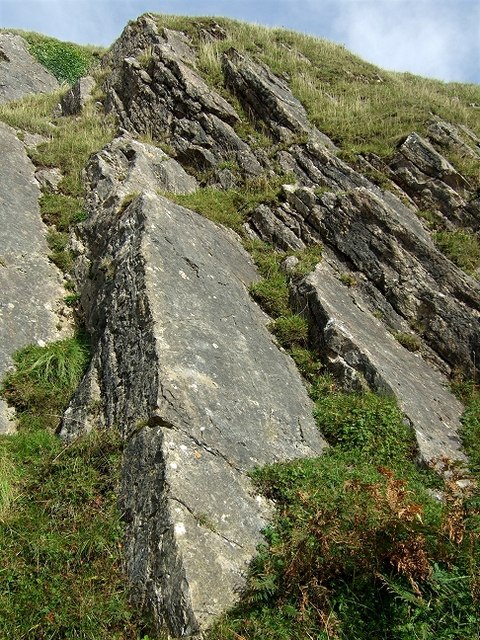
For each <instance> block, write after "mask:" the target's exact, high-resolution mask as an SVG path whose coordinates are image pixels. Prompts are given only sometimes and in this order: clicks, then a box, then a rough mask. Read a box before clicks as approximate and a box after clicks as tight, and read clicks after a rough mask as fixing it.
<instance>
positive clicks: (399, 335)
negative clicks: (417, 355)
mask: <svg viewBox="0 0 480 640" xmlns="http://www.w3.org/2000/svg"><path fill="white" fill-rule="evenodd" d="M394 337H395V339H396V340H397V342H399V343H400V344H401V345H402V347H405V349H408V350H409V351H412V352H413V353H414V352H415V351H419V350H420V348H421V346H422V342H421V340H420V338H419V337H418V336H416V335H414V334H413V333H405V332H403V331H397V332H396V333H394Z"/></svg>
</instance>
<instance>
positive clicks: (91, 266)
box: [62, 141, 324, 637]
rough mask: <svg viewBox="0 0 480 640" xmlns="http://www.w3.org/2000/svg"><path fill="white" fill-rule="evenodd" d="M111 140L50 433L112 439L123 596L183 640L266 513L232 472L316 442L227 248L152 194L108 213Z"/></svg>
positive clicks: (241, 565) (215, 233)
mask: <svg viewBox="0 0 480 640" xmlns="http://www.w3.org/2000/svg"><path fill="white" fill-rule="evenodd" d="M114 144H116V145H117V148H116V150H115V149H114V148H113V147H112V145H110V146H109V148H108V153H106V152H101V153H100V154H98V155H97V157H96V158H93V159H92V161H91V163H90V165H89V167H87V170H86V180H87V185H88V193H87V203H88V208H89V213H90V217H89V218H88V219H87V220H86V221H85V222H84V223H83V224H82V225H80V229H79V237H80V239H79V242H80V243H81V244H82V246H83V251H84V253H83V255H81V256H80V257H79V258H80V259H81V261H84V262H85V263H86V264H88V268H82V269H80V270H79V273H80V274H82V275H81V277H82V278H83V281H81V282H79V286H80V288H81V296H82V306H83V310H84V313H85V320H86V324H87V327H88V329H89V330H90V331H91V333H92V335H93V340H94V344H95V345H96V346H95V348H94V356H93V361H92V365H91V368H90V370H89V372H88V374H87V376H86V378H85V380H84V382H83V383H82V385H81V386H80V388H79V390H78V392H77V394H76V397H75V398H74V399H73V401H72V403H71V406H70V407H69V409H68V410H67V412H66V414H65V417H64V420H63V426H62V435H63V436H64V437H65V438H67V439H70V438H73V437H76V436H77V435H78V434H79V433H82V432H83V431H88V430H90V429H92V428H117V429H120V430H121V432H122V433H123V435H124V437H125V438H126V440H127V445H126V454H125V457H124V464H123V472H122V489H121V506H122V511H123V513H124V514H125V515H124V518H125V522H126V528H127V540H126V547H125V555H126V568H127V574H128V576H129V578H130V581H131V583H132V585H133V586H132V588H133V594H134V597H135V600H136V601H137V602H138V603H139V604H142V605H145V606H147V607H148V608H150V609H151V610H152V611H153V613H154V617H155V619H156V620H157V622H158V623H159V624H166V625H167V626H168V628H169V630H170V632H171V633H172V634H173V635H175V636H176V637H183V636H188V635H189V634H190V635H191V634H192V633H194V632H196V631H198V630H199V629H205V628H206V627H207V626H208V625H209V624H211V622H212V621H213V619H214V618H215V617H216V616H218V615H219V614H220V613H222V612H223V611H225V609H226V608H228V607H229V606H231V605H232V604H233V603H234V602H235V600H236V599H237V597H238V590H239V589H240V588H241V586H242V585H243V584H244V580H245V571H246V568H247V565H248V562H249V561H250V559H251V558H252V557H253V555H254V553H255V548H256V545H257V544H258V543H259V542H260V541H261V533H260V532H261V529H262V528H263V527H264V526H265V524H266V522H267V518H268V515H269V513H270V507H269V506H268V504H267V503H266V502H265V501H264V500H263V499H262V498H260V497H259V496H256V495H255V493H254V491H253V489H252V485H251V483H250V481H249V479H248V476H247V472H248V471H249V470H251V469H252V468H254V467H255V466H257V465H262V464H265V463H271V462H275V461H280V460H289V459H293V458H297V457H302V456H311V455H318V454H319V453H321V451H322V449H323V447H324V441H323V440H322V438H321V436H320V434H319V433H318V430H317V429H316V427H315V424H314V422H313V418H312V413H311V410H312V405H311V401H310V400H309V398H308V395H307V394H306V390H305V388H304V386H303V383H302V381H301V379H300V377H299V374H298V372H297V371H296V368H295V366H294V365H293V363H292V361H291V360H290V359H289V358H288V357H287V356H286V355H285V354H284V353H282V352H281V351H280V350H279V349H278V348H277V346H276V345H275V344H274V342H273V340H272V338H271V336H270V334H269V333H268V331H267V329H266V322H267V320H268V318H267V317H266V316H265V315H264V314H263V312H261V311H260V310H259V308H258V307H257V306H256V305H255V304H254V303H253V302H252V300H251V299H250V296H249V295H248V289H247V287H248V285H249V284H250V283H251V282H252V281H254V280H255V279H256V273H255V269H254V267H253V265H252V263H251V260H250V258H249V256H248V254H247V253H246V252H245V251H244V250H243V249H242V247H241V244H240V242H239V240H238V238H237V237H236V236H235V234H233V233H231V232H229V231H228V230H225V229H222V228H220V227H217V226H216V225H214V224H213V223H212V222H210V221H208V220H206V219H205V218H202V217H201V216H199V215H198V214H196V213H194V212H192V211H189V210H188V209H185V208H183V207H180V206H179V205H176V204H174V203H173V202H171V201H170V200H168V199H166V198H164V197H162V196H159V195H158V193H157V192H156V189H155V184H153V185H151V187H150V188H148V187H147V185H145V184H144V183H141V184H142V187H141V189H139V191H140V193H139V195H138V196H136V197H135V198H134V199H133V200H132V201H131V202H129V203H128V205H127V206H125V207H120V208H119V202H121V200H122V198H123V195H121V196H120V197H119V195H118V194H119V193H120V194H124V193H125V189H126V187H125V185H124V181H125V180H126V181H127V183H128V185H129V186H128V189H133V188H134V184H135V183H134V181H133V180H132V179H131V176H132V174H130V175H128V172H127V173H126V172H125V165H124V158H125V155H124V149H123V146H122V145H123V143H122V142H121V141H117V142H116V143H114ZM140 155H141V154H140V150H138V152H137V155H136V158H134V159H133V161H132V162H133V165H135V163H136V162H143V160H145V161H146V157H144V158H143V160H141V158H140ZM131 170H132V171H133V169H132V168H131ZM143 178H144V176H143ZM143 178H142V176H141V175H140V174H139V180H141V179H143Z"/></svg>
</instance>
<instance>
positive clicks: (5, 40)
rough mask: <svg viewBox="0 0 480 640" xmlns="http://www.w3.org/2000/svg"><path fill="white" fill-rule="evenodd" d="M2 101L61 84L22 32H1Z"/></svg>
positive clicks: (0, 88)
mask: <svg viewBox="0 0 480 640" xmlns="http://www.w3.org/2000/svg"><path fill="white" fill-rule="evenodd" d="M0 79H1V81H0V103H2V102H9V101H10V100H18V99H19V98H22V97H23V96H25V95H28V94H31V93H51V92H52V91H55V89H58V87H59V84H58V82H57V80H56V79H55V78H54V76H53V75H52V74H51V73H49V72H48V71H47V70H46V69H45V67H43V66H42V65H41V64H40V63H39V62H37V61H36V60H35V58H34V57H33V56H31V55H30V53H29V52H28V47H27V43H26V42H25V40H24V39H23V38H22V37H21V36H17V35H14V34H12V33H0Z"/></svg>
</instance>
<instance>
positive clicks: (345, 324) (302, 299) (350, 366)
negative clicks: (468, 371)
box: [292, 261, 464, 463]
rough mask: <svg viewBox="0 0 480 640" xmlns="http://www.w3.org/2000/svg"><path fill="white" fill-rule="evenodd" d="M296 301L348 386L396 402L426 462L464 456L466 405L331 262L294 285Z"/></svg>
mask: <svg viewBox="0 0 480 640" xmlns="http://www.w3.org/2000/svg"><path fill="white" fill-rule="evenodd" d="M292 298H293V301H294V303H295V306H296V308H297V309H298V310H299V311H301V313H302V314H303V315H305V316H306V317H307V318H308V319H309V320H310V326H311V328H312V337H313V340H314V342H315V343H316V346H317V348H318V349H319V350H320V351H321V352H322V353H323V354H325V355H327V357H328V360H329V364H330V366H331V367H332V369H333V370H334V371H335V372H336V373H337V375H339V377H340V378H341V379H342V380H343V381H344V383H346V386H348V387H350V388H357V389H359V388H362V383H363V380H365V381H366V382H367V384H368V386H369V387H370V388H372V389H374V390H375V391H377V392H379V393H381V394H384V395H390V396H394V397H395V398H396V400H397V402H398V405H399V407H400V408H401V409H402V411H403V413H404V415H405V416H406V418H407V419H408V421H409V422H410V424H411V425H412V427H413V428H414V430H415V434H416V438H417V443H418V452H419V458H420V460H421V461H423V462H427V463H428V462H430V461H432V460H435V459H439V458H441V457H442V456H447V457H449V458H451V459H452V460H462V459H463V458H464V455H463V453H462V451H461V442H460V438H459V436H458V429H459V426H460V416H461V414H462V411H463V407H462V405H461V404H460V402H458V400H457V399H456V398H455V397H454V396H453V394H452V393H451V391H450V390H449V384H448V380H447V378H445V377H444V376H442V375H441V374H440V373H438V372H437V371H435V370H433V369H432V368H431V367H430V366H429V365H428V364H427V363H425V362H424V360H423V359H422V358H421V357H420V356H419V355H417V354H414V353H411V352H410V351H408V350H407V349H405V348H404V347H402V346H401V345H400V344H399V342H398V341H397V340H396V339H395V338H394V337H393V336H392V335H391V334H390V333H389V332H388V331H387V330H386V328H385V326H384V325H383V323H382V322H380V321H379V320H378V319H377V318H375V316H374V315H373V314H372V313H371V311H370V310H369V309H368V307H367V305H365V303H364V301H363V299H362V296H361V295H360V294H359V292H358V291H357V290H356V289H355V288H354V287H350V288H349V287H347V286H346V285H344V284H342V282H341V280H340V279H339V278H338V274H336V273H335V270H334V269H332V267H331V266H330V265H329V264H328V262H327V261H324V262H322V263H321V264H319V265H318V266H317V268H316V270H315V271H314V272H313V273H312V274H310V275H309V276H307V277H306V278H305V279H304V280H302V281H300V282H296V283H295V284H294V285H293V287H292Z"/></svg>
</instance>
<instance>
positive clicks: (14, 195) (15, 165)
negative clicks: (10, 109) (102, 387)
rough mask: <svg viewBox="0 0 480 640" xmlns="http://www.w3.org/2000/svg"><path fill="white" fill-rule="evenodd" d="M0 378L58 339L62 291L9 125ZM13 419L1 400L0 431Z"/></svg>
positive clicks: (30, 170) (5, 132) (27, 165)
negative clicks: (25, 353)
mask: <svg viewBox="0 0 480 640" xmlns="http://www.w3.org/2000/svg"><path fill="white" fill-rule="evenodd" d="M0 154H1V158H2V167H1V180H0V292H1V298H0V378H2V377H3V376H4V375H5V373H6V371H7V370H8V368H9V367H11V366H12V364H13V361H12V354H13V353H14V352H15V351H16V350H17V349H20V348H21V347H25V346H27V345H28V344H31V343H34V344H40V345H42V344H45V343H46V342H48V341H50V340H56V339H58V338H59V337H61V329H62V326H61V325H62V321H61V318H60V316H59V314H58V311H59V308H60V304H61V301H62V298H63V296H64V295H65V290H64V288H63V286H62V278H61V276H60V272H59V271H58V269H57V268H56V267H55V266H54V265H53V264H52V263H51V262H50V261H49V260H48V258H47V255H48V247H47V242H46V233H47V229H46V226H45V225H44V224H43V222H42V220H41V218H40V209H39V205H38V199H39V197H40V188H39V185H38V182H37V181H36V180H35V177H34V172H35V167H34V166H33V164H32V162H31V161H30V160H29V158H28V157H27V154H26V151H25V147H24V145H23V144H22V143H21V142H20V140H18V138H17V137H16V135H15V132H14V130H13V129H11V128H10V127H7V126H5V125H3V124H1V123H0ZM11 418H12V415H11V412H10V410H9V409H8V408H7V405H6V403H5V402H4V401H3V400H0V433H5V432H8V431H11V430H12V429H13V428H14V427H13V424H14V423H13V422H12V421H11Z"/></svg>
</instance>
